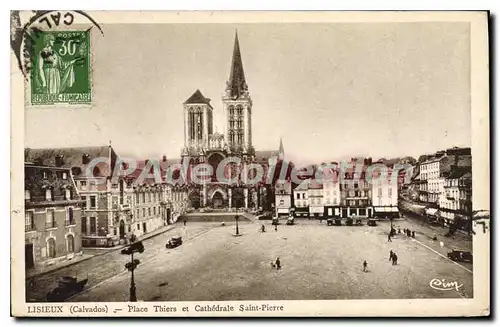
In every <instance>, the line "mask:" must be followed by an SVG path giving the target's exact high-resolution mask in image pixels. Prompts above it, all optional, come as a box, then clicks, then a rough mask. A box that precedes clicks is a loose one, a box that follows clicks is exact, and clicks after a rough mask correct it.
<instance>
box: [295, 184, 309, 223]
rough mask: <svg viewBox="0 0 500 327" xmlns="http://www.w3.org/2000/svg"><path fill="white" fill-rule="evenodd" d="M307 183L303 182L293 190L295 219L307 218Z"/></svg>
mask: <svg viewBox="0 0 500 327" xmlns="http://www.w3.org/2000/svg"><path fill="white" fill-rule="evenodd" d="M308 190H309V181H303V182H302V183H300V184H299V185H297V187H296V188H295V189H294V190H293V202H294V208H295V216H296V217H309V197H308V194H309V191H308Z"/></svg>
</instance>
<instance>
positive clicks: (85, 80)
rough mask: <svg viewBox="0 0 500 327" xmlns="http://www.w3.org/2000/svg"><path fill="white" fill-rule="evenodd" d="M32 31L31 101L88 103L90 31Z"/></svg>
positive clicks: (34, 102) (89, 100) (42, 102)
mask: <svg viewBox="0 0 500 327" xmlns="http://www.w3.org/2000/svg"><path fill="white" fill-rule="evenodd" d="M33 34H34V35H32V41H33V42H32V51H31V58H32V69H31V74H30V78H31V80H30V82H31V83H30V86H31V103H32V104H33V105H51V104H55V103H66V104H85V103H90V102H91V100H92V92H91V73H92V70H91V67H90V63H91V60H90V30H87V31H71V30H70V31H49V32H44V31H39V32H38V33H33Z"/></svg>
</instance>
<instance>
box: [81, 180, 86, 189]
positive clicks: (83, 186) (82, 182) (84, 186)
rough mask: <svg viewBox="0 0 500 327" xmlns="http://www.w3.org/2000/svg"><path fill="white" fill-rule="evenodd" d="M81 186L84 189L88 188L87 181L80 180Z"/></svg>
mask: <svg viewBox="0 0 500 327" xmlns="http://www.w3.org/2000/svg"><path fill="white" fill-rule="evenodd" d="M80 188H81V189H82V190H86V189H87V181H80Z"/></svg>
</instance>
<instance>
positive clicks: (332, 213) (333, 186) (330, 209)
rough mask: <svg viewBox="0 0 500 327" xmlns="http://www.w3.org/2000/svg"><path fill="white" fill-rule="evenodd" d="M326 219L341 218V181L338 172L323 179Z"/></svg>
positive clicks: (324, 214)
mask: <svg viewBox="0 0 500 327" xmlns="http://www.w3.org/2000/svg"><path fill="white" fill-rule="evenodd" d="M322 182H323V206H324V213H323V216H324V217H340V202H341V200H340V194H341V193H340V181H339V172H338V170H336V171H334V172H333V171H332V175H327V176H324V178H323V181H322Z"/></svg>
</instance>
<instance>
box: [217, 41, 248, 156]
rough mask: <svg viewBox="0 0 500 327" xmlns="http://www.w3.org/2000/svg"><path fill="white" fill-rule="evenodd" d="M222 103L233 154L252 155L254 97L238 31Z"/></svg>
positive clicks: (229, 148) (229, 146) (229, 143)
mask: <svg viewBox="0 0 500 327" xmlns="http://www.w3.org/2000/svg"><path fill="white" fill-rule="evenodd" d="M222 105H223V107H224V112H225V114H226V142H227V146H228V150H229V152H230V153H231V154H238V155H242V156H244V157H252V156H253V155H254V148H253V146H252V118H251V117H252V99H251V98H250V94H249V93H248V86H247V83H246V80H245V73H244V71H243V63H242V61H241V53H240V44H239V41H238V33H236V35H235V39H234V49H233V60H232V62H231V71H230V73H229V80H228V81H227V83H226V92H225V95H224V96H223V97H222Z"/></svg>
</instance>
